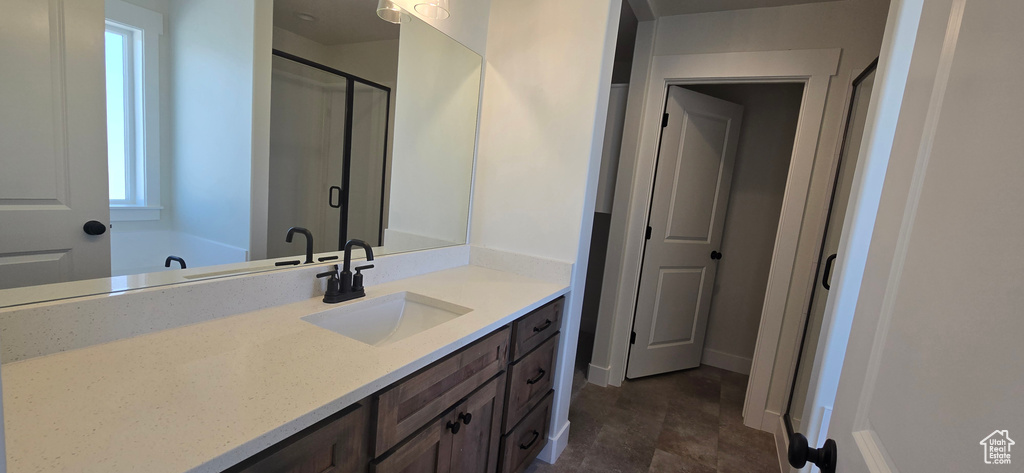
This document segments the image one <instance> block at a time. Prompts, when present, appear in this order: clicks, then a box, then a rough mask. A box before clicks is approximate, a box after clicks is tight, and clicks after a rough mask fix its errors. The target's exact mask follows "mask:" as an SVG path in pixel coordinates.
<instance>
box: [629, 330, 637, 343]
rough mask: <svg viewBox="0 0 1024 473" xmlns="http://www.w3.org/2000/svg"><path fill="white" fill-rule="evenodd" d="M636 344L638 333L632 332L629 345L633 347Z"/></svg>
mask: <svg viewBox="0 0 1024 473" xmlns="http://www.w3.org/2000/svg"><path fill="white" fill-rule="evenodd" d="M635 343H636V332H631V333H630V335H629V344H630V345H633V344H635Z"/></svg>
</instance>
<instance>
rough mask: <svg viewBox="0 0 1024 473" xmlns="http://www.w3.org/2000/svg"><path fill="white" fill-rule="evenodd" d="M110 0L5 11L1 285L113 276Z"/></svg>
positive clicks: (11, 6) (26, 0) (0, 45)
mask: <svg viewBox="0 0 1024 473" xmlns="http://www.w3.org/2000/svg"><path fill="white" fill-rule="evenodd" d="M103 28H104V16H103V2H102V1H95V0H92V1H74V2H64V1H61V0H51V1H49V2H44V1H36V0H10V1H7V2H5V4H4V14H3V15H0V63H2V64H6V65H8V66H10V65H14V64H16V65H17V67H13V66H11V67H3V68H0V84H2V85H0V104H3V106H2V107H0V129H3V130H4V133H5V136H9V137H15V138H13V139H6V140H3V141H0V169H2V170H3V171H2V172H0V289H3V288H11V287H21V286H28V285H34V284H43V283H55V282H62V281H70V280H77V279H89V278H98V277H107V276H110V233H109V232H106V233H104V234H102V235H98V236H90V235H86V234H85V232H84V231H83V230H82V225H84V224H85V222H87V221H89V220H97V221H99V222H101V223H104V224H107V223H108V222H109V215H110V210H109V200H108V189H107V156H106V132H105V120H104V116H105V109H104V107H105V102H104V90H105V85H104V76H103V74H104V68H103V64H104V62H103Z"/></svg>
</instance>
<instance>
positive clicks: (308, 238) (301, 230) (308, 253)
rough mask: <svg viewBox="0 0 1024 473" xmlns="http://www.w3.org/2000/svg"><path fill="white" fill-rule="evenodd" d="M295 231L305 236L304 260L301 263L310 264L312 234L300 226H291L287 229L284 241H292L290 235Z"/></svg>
mask: <svg viewBox="0 0 1024 473" xmlns="http://www.w3.org/2000/svg"><path fill="white" fill-rule="evenodd" d="M296 233H301V234H303V235H305V236H306V262H305V263H303V264H310V263H312V262H313V234H312V233H310V231H309V230H306V229H305V228H302V227H292V228H289V229H288V236H287V237H285V239H284V241H285V242H286V243H291V242H292V236H294V235H295V234H296Z"/></svg>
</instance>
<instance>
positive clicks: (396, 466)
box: [371, 413, 456, 473]
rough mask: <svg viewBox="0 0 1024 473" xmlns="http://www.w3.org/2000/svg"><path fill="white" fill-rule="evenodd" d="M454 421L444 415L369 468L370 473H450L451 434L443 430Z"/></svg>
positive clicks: (450, 415) (452, 417)
mask: <svg viewBox="0 0 1024 473" xmlns="http://www.w3.org/2000/svg"><path fill="white" fill-rule="evenodd" d="M454 421H456V419H455V414H454V413H452V414H447V415H444V416H442V417H440V418H438V419H437V420H435V421H434V422H433V423H431V424H430V425H429V426H427V427H426V428H424V429H423V430H422V431H420V432H419V433H418V434H416V435H414V436H412V438H410V439H409V440H408V441H406V442H405V443H404V444H402V445H401V446H400V447H398V448H397V449H396V450H395V451H394V452H391V453H390V454H388V455H387V456H385V457H384V458H383V459H380V460H378V461H377V462H375V463H373V464H372V465H371V471H373V472H374V473H447V472H449V471H454V470H452V469H451V451H452V434H451V432H449V431H448V429H447V428H446V427H445V425H446V424H449V423H452V422H454Z"/></svg>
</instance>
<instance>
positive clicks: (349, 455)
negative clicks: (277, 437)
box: [225, 404, 370, 473]
mask: <svg viewBox="0 0 1024 473" xmlns="http://www.w3.org/2000/svg"><path fill="white" fill-rule="evenodd" d="M369 426H370V409H369V407H368V406H364V405H362V404H355V405H353V406H350V407H349V408H347V409H345V410H344V411H342V412H340V413H338V414H335V415H333V416H331V417H328V418H327V419H324V420H323V421H320V422H318V423H316V424H314V425H313V426H312V427H310V428H308V429H306V430H304V431H302V432H299V433H297V434H295V435H293V436H292V437H290V438H289V439H287V440H285V441H283V442H281V443H279V444H277V445H275V446H273V447H270V448H268V449H266V450H264V451H262V452H260V453H258V454H256V455H255V456H253V457H251V458H249V459H248V460H245V461H243V462H242V463H239V464H238V465H235V466H234V467H231V468H228V469H227V470H225V473H302V472H307V471H315V472H317V473H357V472H365V471H366V470H367V467H368V466H369V463H370V455H369V453H370V445H369V443H370V442H369V440H370V432H369Z"/></svg>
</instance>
